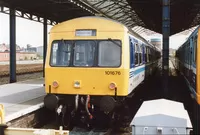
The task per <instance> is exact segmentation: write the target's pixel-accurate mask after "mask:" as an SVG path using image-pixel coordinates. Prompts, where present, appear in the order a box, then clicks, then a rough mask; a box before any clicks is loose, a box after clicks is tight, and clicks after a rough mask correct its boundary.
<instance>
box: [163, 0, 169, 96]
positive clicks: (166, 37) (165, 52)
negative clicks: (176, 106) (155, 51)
mask: <svg viewBox="0 0 200 135" xmlns="http://www.w3.org/2000/svg"><path fill="white" fill-rule="evenodd" d="M162 33H163V57H162V75H163V94H164V97H165V98H168V92H169V87H168V75H169V35H170V0H163V12H162Z"/></svg>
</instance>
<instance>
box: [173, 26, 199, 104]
mask: <svg viewBox="0 0 200 135" xmlns="http://www.w3.org/2000/svg"><path fill="white" fill-rule="evenodd" d="M199 46H200V27H197V28H196V29H195V30H194V31H193V32H192V34H191V35H190V36H189V37H188V39H187V40H186V42H185V43H183V44H182V45H181V46H180V47H179V48H178V49H177V51H176V60H175V61H176V62H175V63H176V64H175V65H176V68H177V69H178V71H180V73H181V74H182V76H183V77H184V79H185V81H186V83H187V86H188V87H189V89H190V91H191V93H192V95H193V97H195V99H196V101H197V103H198V104H200V48H199Z"/></svg>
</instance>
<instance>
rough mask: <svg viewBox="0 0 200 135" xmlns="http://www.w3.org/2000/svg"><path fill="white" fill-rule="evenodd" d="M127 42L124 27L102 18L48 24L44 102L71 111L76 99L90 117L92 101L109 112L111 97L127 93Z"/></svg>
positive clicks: (122, 95) (75, 107)
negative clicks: (49, 25)
mask: <svg viewBox="0 0 200 135" xmlns="http://www.w3.org/2000/svg"><path fill="white" fill-rule="evenodd" d="M128 43H129V39H128V36H127V30H126V28H125V27H124V26H123V25H121V24H119V23H117V22H114V21H112V20H108V19H104V18H99V17H83V18H77V19H73V20H69V21H66V22H63V23H61V24H58V25H57V26H54V27H53V28H52V29H51V31H50V41H49V45H48V51H47V56H46V64H45V90H46V93H47V96H46V97H45V99H44V103H45V106H46V107H48V108H49V109H57V112H58V110H59V108H60V110H62V108H63V107H64V106H70V107H71V108H73V109H74V110H75V111H77V110H78V109H79V108H80V106H81V105H82V108H84V109H85V110H86V113H87V114H88V116H89V117H90V118H92V117H93V116H92V115H91V113H90V111H94V110H92V109H94V107H97V108H99V109H100V110H101V111H103V112H107V113H109V112H111V111H112V110H113V109H114V108H115V106H116V97H117V98H122V99H123V97H125V96H127V94H128V81H129V80H128V79H129V68H128V67H129V59H127V58H129V57H128V55H129V50H128V49H129V48H128ZM126 45H127V46H126ZM88 104H89V106H88ZM73 109H72V110H73Z"/></svg>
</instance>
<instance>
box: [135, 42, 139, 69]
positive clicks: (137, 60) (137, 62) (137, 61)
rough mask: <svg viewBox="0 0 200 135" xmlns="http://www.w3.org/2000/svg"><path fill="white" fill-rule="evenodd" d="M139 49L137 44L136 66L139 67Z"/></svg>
mask: <svg viewBox="0 0 200 135" xmlns="http://www.w3.org/2000/svg"><path fill="white" fill-rule="evenodd" d="M138 49H139V47H138V44H135V65H136V66H137V65H138V64H139V59H138V57H139V51H138Z"/></svg>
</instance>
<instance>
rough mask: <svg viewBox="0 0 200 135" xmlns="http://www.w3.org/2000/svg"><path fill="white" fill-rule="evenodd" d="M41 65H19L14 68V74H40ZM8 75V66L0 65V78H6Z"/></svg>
mask: <svg viewBox="0 0 200 135" xmlns="http://www.w3.org/2000/svg"><path fill="white" fill-rule="evenodd" d="M42 71H43V65H42V64H20V65H17V67H16V74H17V75H23V74H29V73H36V72H42ZM9 75H10V71H9V65H0V77H8V76H9Z"/></svg>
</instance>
